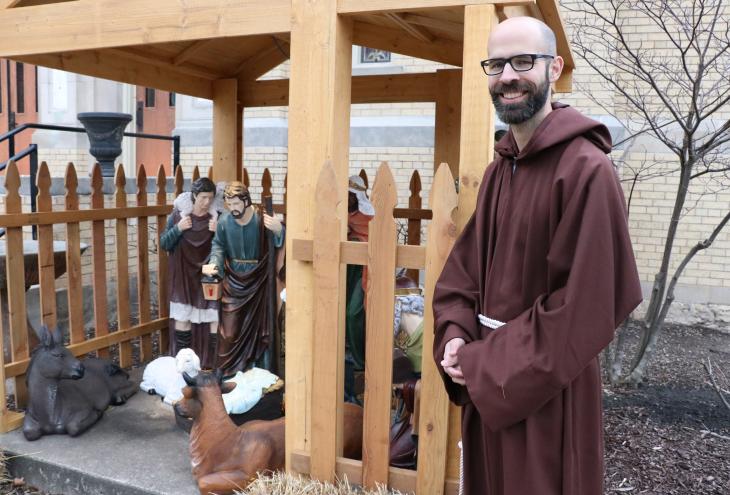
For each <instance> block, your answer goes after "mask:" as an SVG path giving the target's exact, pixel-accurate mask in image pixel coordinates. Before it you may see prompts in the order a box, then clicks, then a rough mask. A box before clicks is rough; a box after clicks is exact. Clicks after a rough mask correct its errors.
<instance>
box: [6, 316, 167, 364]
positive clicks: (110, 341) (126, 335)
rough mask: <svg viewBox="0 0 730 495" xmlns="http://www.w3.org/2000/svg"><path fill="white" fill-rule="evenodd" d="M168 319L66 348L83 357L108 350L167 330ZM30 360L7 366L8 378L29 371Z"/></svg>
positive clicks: (126, 329) (154, 321) (159, 319)
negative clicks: (115, 345)
mask: <svg viewBox="0 0 730 495" xmlns="http://www.w3.org/2000/svg"><path fill="white" fill-rule="evenodd" d="M169 321H170V320H169V319H168V318H158V319H156V320H152V321H150V322H147V323H143V324H140V325H135V326H133V327H129V328H125V329H122V330H119V331H117V332H112V333H109V334H106V335H102V336H100V337H94V338H91V339H88V340H85V341H83V342H79V343H76V344H71V345H69V346H66V348H67V349H68V350H69V351H71V353H72V354H73V355H74V356H83V355H84V354H88V353H90V352H94V351H96V350H100V349H106V348H108V347H109V346H110V345H114V344H118V343H120V342H125V341H129V340H131V339H134V338H137V337H141V336H143V335H148V334H150V333H152V332H157V331H160V330H164V329H166V328H167V325H168V323H169ZM29 363H30V358H25V359H23V360H20V361H15V362H12V363H9V364H6V365H5V374H6V375H7V376H8V377H13V376H19V375H21V374H23V373H25V371H26V370H27V369H28V364H29Z"/></svg>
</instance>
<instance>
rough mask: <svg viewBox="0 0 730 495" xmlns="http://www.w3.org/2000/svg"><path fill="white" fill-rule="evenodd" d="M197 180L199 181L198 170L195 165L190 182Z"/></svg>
mask: <svg viewBox="0 0 730 495" xmlns="http://www.w3.org/2000/svg"><path fill="white" fill-rule="evenodd" d="M198 179H200V168H199V167H198V165H196V166H195V168H193V175H192V177H191V179H190V181H191V182H195V181H196V180H198Z"/></svg>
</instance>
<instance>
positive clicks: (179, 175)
mask: <svg viewBox="0 0 730 495" xmlns="http://www.w3.org/2000/svg"><path fill="white" fill-rule="evenodd" d="M184 185H185V179H184V178H183V171H182V167H177V168H176V169H175V197H176V198H177V197H178V196H180V195H181V194H182V192H183V186H184Z"/></svg>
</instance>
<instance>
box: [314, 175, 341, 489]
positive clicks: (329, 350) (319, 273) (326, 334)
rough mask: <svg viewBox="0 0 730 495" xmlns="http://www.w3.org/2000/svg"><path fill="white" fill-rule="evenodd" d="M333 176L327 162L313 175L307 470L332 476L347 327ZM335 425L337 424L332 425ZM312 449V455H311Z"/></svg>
mask: <svg viewBox="0 0 730 495" xmlns="http://www.w3.org/2000/svg"><path fill="white" fill-rule="evenodd" d="M340 196H341V195H340V194H338V190H337V178H336V176H335V171H334V168H332V163H330V162H327V163H326V164H325V166H324V167H323V168H322V173H321V174H320V176H319V180H318V181H317V212H316V218H315V223H314V242H313V267H314V301H315V304H314V328H316V329H317V331H316V332H314V335H313V338H312V342H313V346H312V347H313V349H312V352H313V359H314V362H315V363H317V366H316V368H315V369H314V370H313V373H312V406H311V407H312V457H311V459H312V463H311V476H312V477H313V478H316V479H319V480H322V481H325V480H326V481H329V482H332V481H334V477H335V476H334V475H335V463H336V461H337V455H338V447H337V446H338V437H339V438H341V437H342V431H341V430H339V429H338V428H337V427H335V428H333V419H334V418H337V417H338V416H340V415H341V414H342V411H341V410H342V393H341V391H342V389H343V387H344V382H343V380H342V378H343V377H342V375H341V374H340V373H339V368H340V367H341V366H340V361H344V359H345V331H344V328H342V327H340V325H339V320H340V318H339V314H338V298H339V292H340V291H339V278H340V232H341V231H342V225H341V223H342V222H341V220H340V217H339V216H338V214H337V213H338V212H337V204H338V203H339V202H340ZM335 426H339V425H335ZM315 452H316V455H315Z"/></svg>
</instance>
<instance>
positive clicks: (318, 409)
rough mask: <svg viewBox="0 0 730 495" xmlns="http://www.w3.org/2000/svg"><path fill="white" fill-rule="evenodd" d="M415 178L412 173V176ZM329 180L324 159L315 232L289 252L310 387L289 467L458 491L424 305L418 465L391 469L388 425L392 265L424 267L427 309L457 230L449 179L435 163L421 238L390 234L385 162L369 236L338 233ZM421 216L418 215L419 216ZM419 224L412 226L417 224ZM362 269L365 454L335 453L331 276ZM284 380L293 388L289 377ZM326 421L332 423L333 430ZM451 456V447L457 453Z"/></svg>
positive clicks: (390, 188)
mask: <svg viewBox="0 0 730 495" xmlns="http://www.w3.org/2000/svg"><path fill="white" fill-rule="evenodd" d="M414 182H415V181H412V184H413V183H414ZM336 185H337V180H336V178H335V172H334V169H333V167H332V165H331V164H329V163H328V164H325V166H324V167H323V169H322V173H321V175H320V177H319V181H318V185H317V196H316V197H317V205H316V212H315V222H314V225H315V230H314V235H313V239H312V240H304V239H294V240H293V241H292V245H293V249H292V251H293V253H292V255H293V258H294V259H296V260H300V261H310V262H312V263H313V271H314V274H315V276H314V279H313V280H314V287H313V288H312V289H313V294H314V300H315V304H314V315H313V318H314V325H313V328H316V332H314V334H313V336H312V337H313V346H312V347H313V356H312V362H313V363H316V366H313V376H312V385H311V397H309V398H308V399H309V401H310V410H311V439H310V440H311V442H309V445H310V446H311V447H310V450H308V451H295V452H294V453H293V454H292V459H291V466H292V468H293V469H294V470H295V471H298V472H301V473H306V474H311V475H312V476H314V477H316V478H318V479H326V480H332V479H333V478H334V477H335V476H339V477H342V476H343V475H346V476H347V477H348V479H349V480H350V481H351V482H353V483H356V484H364V485H365V486H367V487H371V488H374V487H375V485H376V484H383V485H388V486H389V487H390V488H394V489H398V490H401V491H404V492H417V493H423V494H432V493H433V494H436V493H457V492H458V481H457V480H454V479H448V480H447V479H446V468H447V453H448V455H449V456H453V455H455V453H454V451H455V448H456V446H455V445H447V438H448V428H449V426H448V424H449V408H448V399H447V397H446V393H445V391H444V388H443V383H442V380H441V378H440V377H439V375H438V371H437V370H436V366H435V364H434V362H433V359H430V349H431V348H432V346H433V318H432V314H431V312H430V311H426V314H425V318H424V329H423V350H424V352H423V356H424V357H423V362H422V383H421V399H420V404H421V406H420V420H419V425H418V434H419V441H418V449H419V455H418V469H417V470H416V471H410V470H405V469H398V468H393V467H389V465H388V463H389V450H388V449H389V428H390V420H391V390H392V383H391V377H392V361H391V356H392V352H393V310H394V297H395V280H394V273H395V270H396V267H404V268H408V269H411V270H420V269H424V270H425V280H426V283H425V297H426V300H425V307H426V308H430V307H431V301H432V297H433V288H434V286H435V283H436V279H437V277H438V275H439V274H440V272H441V269H442V268H443V264H444V262H445V260H446V257H447V255H448V253H449V252H450V250H451V247H452V245H453V242H454V240H455V237H456V226H455V224H454V223H453V220H452V218H451V214H452V212H453V210H454V209H455V208H456V206H457V194H456V190H455V187H454V181H453V177H452V176H451V173H450V171H449V168H448V166H447V165H445V164H442V165H441V166H440V167H439V169H438V171H437V173H436V176H435V179H434V183H433V186H432V188H431V192H430V206H431V211H432V212H433V218H432V220H431V222H430V224H429V226H428V242H427V243H426V245H425V246H420V245H416V246H408V245H400V244H398V242H397V233H396V230H397V225H396V221H395V211H396V210H395V205H396V203H397V192H396V186H395V181H394V180H393V175H392V173H391V171H390V168H389V167H388V165H387V164H385V163H384V164H382V165H381V166H380V168H379V170H378V173H377V176H376V179H375V184H374V187H373V189H372V195H371V199H372V202H373V206H374V207H375V212H376V213H375V218H374V219H373V220H372V221H371V223H370V228H369V241H368V242H367V243H362V242H347V241H340V240H339V239H340V235H341V234H340V233H341V232H342V230H341V225H342V222H346V219H342V218H339V217H338V216H337V213H336V205H337V204H338V202H339V197H338V195H337V193H336V191H337V187H336ZM414 220H418V221H419V222H420V220H421V218H417V219H414ZM419 229H420V227H419ZM343 264H360V265H367V267H368V281H367V301H368V304H367V309H366V312H367V314H366V325H367V329H366V335H367V340H366V355H367V360H366V364H365V412H364V428H363V459H362V461H355V460H351V459H346V458H343V457H340V456H339V452H338V447H337V446H341V445H342V435H343V432H342V419H341V418H342V407H343V406H342V383H339V382H338V379H337V377H338V376H341V375H340V374H339V373H338V367H341V363H342V362H343V361H344V353H345V350H344V345H343V343H344V341H345V338H344V332H345V329H344V328H343V326H342V325H341V319H340V318H339V316H338V308H342V307H344V304H341V301H340V300H339V298H340V297H344V296H343V294H344V290H342V287H341V286H340V283H341V280H342V277H340V276H339V273H340V271H341V265H343ZM290 386H294V385H291V384H290ZM333 425H337V427H334V428H333ZM456 455H458V453H457V454H456Z"/></svg>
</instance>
